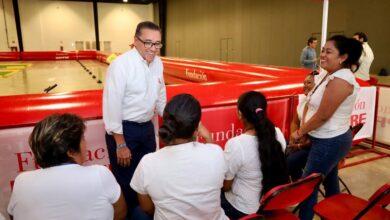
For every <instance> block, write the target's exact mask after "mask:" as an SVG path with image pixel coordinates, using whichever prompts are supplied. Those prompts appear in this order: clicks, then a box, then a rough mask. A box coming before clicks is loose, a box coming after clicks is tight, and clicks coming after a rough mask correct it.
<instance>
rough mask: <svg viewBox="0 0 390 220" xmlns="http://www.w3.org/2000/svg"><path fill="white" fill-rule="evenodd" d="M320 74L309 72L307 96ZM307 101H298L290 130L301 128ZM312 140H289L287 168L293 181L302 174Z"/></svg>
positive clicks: (305, 86) (305, 91)
mask: <svg viewBox="0 0 390 220" xmlns="http://www.w3.org/2000/svg"><path fill="white" fill-rule="evenodd" d="M315 75H318V72H317V71H313V72H311V73H310V74H308V75H307V76H306V78H305V80H304V81H303V93H304V94H305V97H306V96H307V94H309V92H310V91H311V90H312V89H313V88H314V85H315V82H314V76H315ZM305 105H306V101H305V99H304V98H303V100H302V101H300V102H299V103H298V106H297V110H296V112H295V114H294V116H293V121H292V122H291V125H290V132H291V133H293V132H295V131H296V130H298V129H299V127H300V125H301V120H302V114H303V110H304V107H305ZM309 148H310V140H309V139H308V138H306V137H305V138H301V139H299V140H298V141H293V140H290V141H289V145H288V147H287V149H286V155H287V168H288V172H289V175H290V176H291V179H292V180H293V181H296V180H298V179H299V178H301V176H302V172H303V171H302V170H303V168H304V167H305V165H306V161H307V156H308V155H309Z"/></svg>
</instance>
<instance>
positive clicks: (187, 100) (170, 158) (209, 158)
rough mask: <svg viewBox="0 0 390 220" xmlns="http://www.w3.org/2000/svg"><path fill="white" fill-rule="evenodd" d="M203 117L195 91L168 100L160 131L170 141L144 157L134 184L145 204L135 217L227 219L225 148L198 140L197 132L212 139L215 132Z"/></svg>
mask: <svg viewBox="0 0 390 220" xmlns="http://www.w3.org/2000/svg"><path fill="white" fill-rule="evenodd" d="M200 118H201V108H200V104H199V102H198V100H196V99H195V98H194V97H193V96H191V95H189V94H181V95H177V96H175V97H173V98H172V99H171V101H169V102H168V104H167V106H166V107H165V110H164V115H163V124H162V126H161V128H160V130H159V135H160V138H161V139H162V141H163V142H164V143H165V145H166V146H165V147H164V148H162V149H160V150H158V151H157V152H154V153H150V154H147V155H145V156H144V157H143V158H142V160H141V162H140V163H139V165H138V167H137V169H136V171H135V173H134V176H133V179H132V180H131V183H130V185H131V187H132V188H133V189H134V190H135V191H136V192H137V193H138V199H139V203H140V208H137V209H135V211H134V214H133V217H132V219H134V220H143V219H151V218H152V216H154V219H155V220H160V219H169V220H171V219H172V220H175V219H191V220H197V219H198V220H205V219H207V220H225V219H227V217H226V216H225V213H224V211H223V210H222V208H221V201H220V195H221V188H222V185H223V180H224V176H225V172H226V164H225V160H224V157H223V151H222V148H221V147H220V146H218V145H215V144H203V143H199V142H197V141H196V136H197V134H198V135H200V136H202V137H204V138H205V139H206V141H207V142H210V141H211V135H210V133H209V132H208V131H207V130H206V129H205V128H204V127H203V126H199V122H200ZM145 213H146V214H145Z"/></svg>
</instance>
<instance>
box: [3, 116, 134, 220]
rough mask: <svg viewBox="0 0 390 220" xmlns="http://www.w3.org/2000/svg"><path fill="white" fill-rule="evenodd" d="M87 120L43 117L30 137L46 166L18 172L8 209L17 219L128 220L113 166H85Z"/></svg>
mask: <svg viewBox="0 0 390 220" xmlns="http://www.w3.org/2000/svg"><path fill="white" fill-rule="evenodd" d="M84 130H85V125H84V123H83V120H82V119H81V118H80V117H78V116H76V115H72V114H62V115H58V114H55V115H51V116H49V117H46V118H45V119H44V120H42V121H40V122H38V123H37V124H36V125H35V127H34V130H33V131H32V133H31V135H30V139H29V144H30V147H31V150H32V152H33V154H34V158H35V161H36V163H37V164H38V165H39V166H40V167H41V169H37V170H34V171H26V172H23V173H21V174H19V175H18V176H17V177H16V180H15V184H14V188H13V192H12V195H11V200H10V202H9V205H8V213H9V214H10V215H11V216H12V217H13V219H15V220H18V219H21V220H24V219H31V220H35V219H36V220H38V219H39V220H40V219H64V220H73V219H80V220H87V219H106V220H112V219H124V218H125V216H126V211H127V208H126V203H125V199H124V197H123V195H122V192H121V188H120V186H119V184H118V183H117V182H116V180H115V177H114V175H113V174H112V173H111V171H110V170H109V169H108V168H107V167H105V166H101V165H91V166H82V164H83V162H84V160H85V158H86V157H87V155H86V153H87V152H86V151H87V150H86V144H85V140H84Z"/></svg>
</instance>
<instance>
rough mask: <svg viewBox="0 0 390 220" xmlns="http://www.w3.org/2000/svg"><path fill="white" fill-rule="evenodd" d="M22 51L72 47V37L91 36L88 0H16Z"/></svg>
mask: <svg viewBox="0 0 390 220" xmlns="http://www.w3.org/2000/svg"><path fill="white" fill-rule="evenodd" d="M19 10H20V20H21V26H22V35H23V46H24V50H25V51H42V50H59V49H60V45H61V41H62V44H63V46H64V50H75V47H74V46H75V45H74V42H75V41H93V40H94V39H95V32H94V22H93V10H92V3H90V2H65V1H48V0H19Z"/></svg>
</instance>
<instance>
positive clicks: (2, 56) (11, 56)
mask: <svg viewBox="0 0 390 220" xmlns="http://www.w3.org/2000/svg"><path fill="white" fill-rule="evenodd" d="M19 59H20V57H19V52H0V61H17V60H19Z"/></svg>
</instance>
